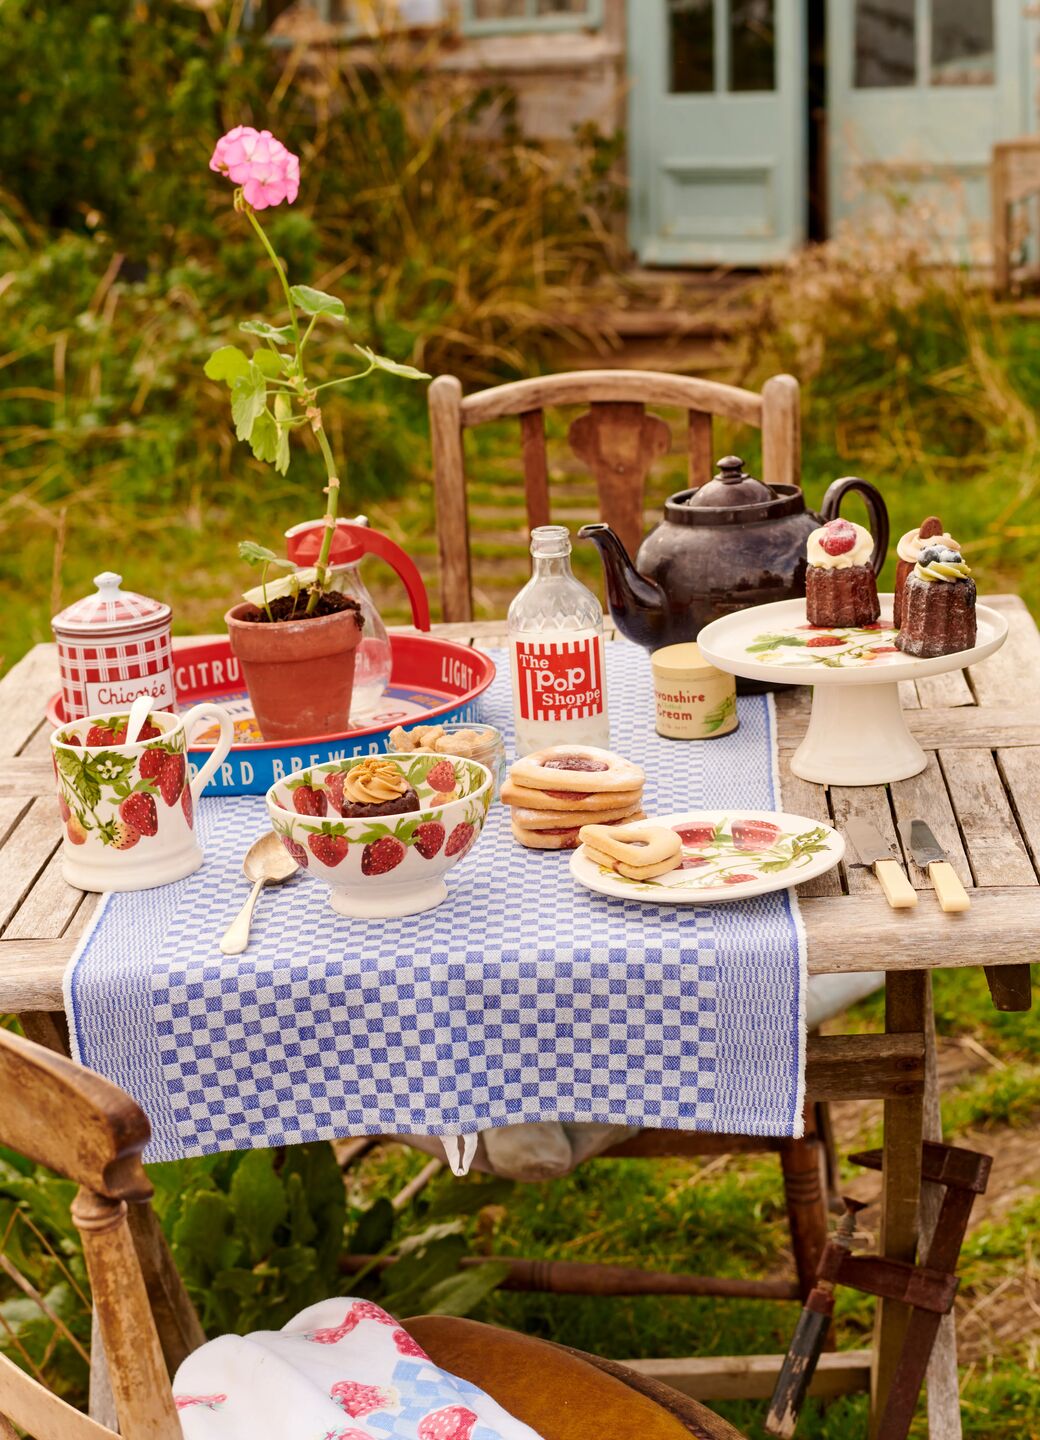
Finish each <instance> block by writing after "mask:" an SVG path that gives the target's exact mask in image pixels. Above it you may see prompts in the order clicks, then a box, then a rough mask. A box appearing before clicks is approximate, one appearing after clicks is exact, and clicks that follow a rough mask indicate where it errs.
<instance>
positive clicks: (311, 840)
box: [283, 820, 350, 869]
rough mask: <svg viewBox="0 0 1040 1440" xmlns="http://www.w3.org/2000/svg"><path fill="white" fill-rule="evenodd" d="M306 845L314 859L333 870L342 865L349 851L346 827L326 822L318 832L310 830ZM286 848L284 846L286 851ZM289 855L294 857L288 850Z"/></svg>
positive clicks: (293, 853)
mask: <svg viewBox="0 0 1040 1440" xmlns="http://www.w3.org/2000/svg"><path fill="white" fill-rule="evenodd" d="M283 838H284V837H283ZM307 844H308V845H309V846H310V848H311V854H312V855H313V856H314V857H315V859H317V860H320V861H321V863H322V864H323V865H328V866H330V867H331V868H333V869H334V868H335V867H336V866H337V865H342V863H343V861H344V860H345V859H346V858H347V851H348V850H349V849H350V844H349V841H348V840H347V833H346V826H345V825H343V824H342V823H340V824H338V825H335V824H332V823H331V822H330V821H328V820H326V821H325V822H324V823H323V825H322V827H321V829H320V830H312V831H311V832H310V833H309V834H308V836H307ZM288 848H289V847H288V846H286V849H288ZM289 854H290V855H295V851H293V850H289Z"/></svg>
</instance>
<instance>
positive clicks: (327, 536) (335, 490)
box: [307, 407, 339, 615]
mask: <svg viewBox="0 0 1040 1440" xmlns="http://www.w3.org/2000/svg"><path fill="white" fill-rule="evenodd" d="M315 408H316V415H315V418H314V419H312V421H311V424H312V427H313V429H314V434H315V436H316V437H317V441H318V448H319V449H320V450H321V454H322V459H323V460H324V461H325V469H326V472H327V474H328V477H329V483H328V485H327V486H326V487H325V494H326V496H327V497H328V498H327V500H326V503H325V533H324V534H323V535H322V537H321V549H320V550H319V551H318V561H317V566H316V569H317V572H318V574H317V577H316V583H315V587H314V589H313V590H312V591H311V596H310V599H309V600H308V601H307V614H308V615H312V614H313V613H314V609H315V606H316V605H317V603H318V598H319V596H320V595H321V592H322V591H323V590H324V589H325V573H326V566H327V565H328V563H329V551H330V549H331V548H332V534H333V531H334V530H335V528H336V514H337V511H338V510H339V476H338V475H337V474H336V460H335V457H334V455H333V453H332V447H331V446H330V445H329V442H328V437H327V436H326V434H325V427H324V425H323V424H322V420H321V411H320V410H317V407H315Z"/></svg>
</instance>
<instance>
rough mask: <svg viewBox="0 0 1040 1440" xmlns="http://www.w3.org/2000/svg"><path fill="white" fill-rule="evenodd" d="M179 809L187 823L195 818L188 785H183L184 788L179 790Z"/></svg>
mask: <svg viewBox="0 0 1040 1440" xmlns="http://www.w3.org/2000/svg"><path fill="white" fill-rule="evenodd" d="M181 809H182V810H183V812H184V818H185V820H187V822H188V824H189V825H191V824H193V823H194V819H195V806H194V803H193V801H192V798H191V786H190V785H185V787H184V789H183V790H182V791H181Z"/></svg>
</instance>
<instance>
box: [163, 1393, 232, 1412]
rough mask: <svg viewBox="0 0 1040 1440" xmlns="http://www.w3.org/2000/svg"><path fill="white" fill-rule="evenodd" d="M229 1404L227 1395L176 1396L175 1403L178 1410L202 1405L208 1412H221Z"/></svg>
mask: <svg viewBox="0 0 1040 1440" xmlns="http://www.w3.org/2000/svg"><path fill="white" fill-rule="evenodd" d="M226 1402H227V1396H226V1395H175V1396H174V1397H173V1403H174V1405H176V1407H177V1409H178V1410H187V1409H189V1408H190V1407H191V1406H192V1405H201V1406H202V1407H203V1408H204V1409H206V1410H219V1409H220V1407H221V1405H223V1404H225V1403H226Z"/></svg>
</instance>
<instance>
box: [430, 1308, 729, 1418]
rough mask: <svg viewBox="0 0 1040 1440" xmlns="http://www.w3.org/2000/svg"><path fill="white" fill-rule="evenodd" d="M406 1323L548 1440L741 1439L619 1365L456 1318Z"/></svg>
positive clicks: (684, 1399)
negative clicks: (594, 1439)
mask: <svg viewBox="0 0 1040 1440" xmlns="http://www.w3.org/2000/svg"><path fill="white" fill-rule="evenodd" d="M405 1325H406V1326H407V1328H408V1331H409V1334H411V1335H412V1336H414V1338H415V1339H416V1340H418V1342H419V1344H420V1345H421V1346H422V1347H423V1349H424V1350H426V1351H427V1353H428V1354H429V1355H430V1358H431V1359H433V1360H435V1361H436V1362H437V1363H438V1364H439V1365H443V1366H444V1368H445V1369H446V1370H450V1371H451V1372H452V1374H454V1375H460V1376H462V1377H463V1378H464V1379H466V1380H470V1381H472V1383H473V1384H475V1385H480V1386H481V1387H482V1388H483V1389H484V1390H486V1391H487V1392H488V1393H489V1394H491V1395H493V1396H494V1397H495V1399H496V1400H497V1401H498V1402H499V1404H501V1405H503V1406H504V1407H505V1408H506V1409H507V1410H508V1411H509V1412H510V1414H511V1415H515V1416H516V1418H517V1419H518V1420H523V1421H524V1422H525V1423H526V1424H528V1425H530V1426H531V1428H532V1429H533V1430H534V1431H536V1432H537V1433H538V1434H539V1435H540V1436H541V1437H542V1440H591V1437H592V1436H595V1437H596V1440H632V1437H634V1436H638V1437H639V1440H689V1437H690V1436H691V1435H692V1436H695V1437H697V1440H741V1436H740V1432H739V1431H737V1430H734V1429H733V1427H732V1425H730V1424H728V1423H727V1422H726V1421H725V1420H723V1419H721V1418H720V1416H718V1415H716V1414H715V1413H714V1411H712V1410H709V1409H707V1408H706V1407H705V1406H704V1405H701V1404H699V1403H698V1402H697V1401H696V1400H691V1399H690V1398H689V1396H687V1395H681V1394H680V1393H679V1391H678V1390H673V1389H672V1388H671V1387H670V1386H668V1385H662V1384H660V1383H659V1382H658V1381H656V1380H650V1379H647V1378H646V1377H645V1376H643V1375H638V1374H636V1372H635V1371H634V1370H629V1369H627V1368H626V1367H625V1366H623V1365H619V1364H617V1363H616V1362H614V1361H609V1360H603V1359H601V1358H600V1357H599V1356H594V1355H586V1354H583V1353H582V1352H581V1351H580V1350H571V1349H569V1348H567V1347H565V1346H562V1345H553V1344H551V1343H550V1342H549V1341H547V1340H536V1339H534V1338H533V1337H532V1336H530V1335H518V1334H516V1332H515V1331H511V1330H499V1329H497V1328H495V1327H494V1326H491V1325H481V1324H479V1323H478V1322H477V1321H475V1320H458V1319H455V1318H454V1317H453V1316H447V1315H422V1316H419V1317H418V1318H416V1319H413V1320H406V1321H405ZM593 1422H594V1423H593Z"/></svg>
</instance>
